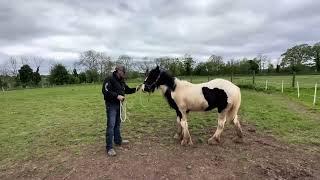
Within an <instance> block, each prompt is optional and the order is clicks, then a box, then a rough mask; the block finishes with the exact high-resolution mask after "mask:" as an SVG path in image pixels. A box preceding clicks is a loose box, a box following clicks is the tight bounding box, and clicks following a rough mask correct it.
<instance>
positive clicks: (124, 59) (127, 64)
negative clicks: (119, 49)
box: [116, 55, 132, 72]
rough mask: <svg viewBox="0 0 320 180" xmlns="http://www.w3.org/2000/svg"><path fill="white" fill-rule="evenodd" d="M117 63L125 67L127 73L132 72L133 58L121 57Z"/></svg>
mask: <svg viewBox="0 0 320 180" xmlns="http://www.w3.org/2000/svg"><path fill="white" fill-rule="evenodd" d="M116 63H118V64H122V65H124V67H125V68H126V71H127V72H130V71H131V70H132V68H131V67H132V57H130V56H128V55H121V56H119V58H118V60H117V62H116Z"/></svg>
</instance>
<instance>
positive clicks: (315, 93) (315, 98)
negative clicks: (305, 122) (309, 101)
mask: <svg viewBox="0 0 320 180" xmlns="http://www.w3.org/2000/svg"><path fill="white" fill-rule="evenodd" d="M317 85H318V84H317V83H316V84H315V85H314V95H313V105H314V106H315V105H316V100H317Z"/></svg>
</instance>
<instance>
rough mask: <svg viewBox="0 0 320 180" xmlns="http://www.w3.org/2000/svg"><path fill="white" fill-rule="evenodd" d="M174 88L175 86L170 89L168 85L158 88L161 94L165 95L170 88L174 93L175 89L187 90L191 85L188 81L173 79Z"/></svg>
mask: <svg viewBox="0 0 320 180" xmlns="http://www.w3.org/2000/svg"><path fill="white" fill-rule="evenodd" d="M174 86H175V88H174V89H171V88H170V87H169V86H168V85H166V84H164V85H161V86H160V89H161V91H162V93H165V92H166V91H167V89H168V88H170V90H171V91H175V90H176V89H180V88H187V87H190V86H193V84H192V83H190V82H188V81H184V80H180V79H178V78H176V77H174Z"/></svg>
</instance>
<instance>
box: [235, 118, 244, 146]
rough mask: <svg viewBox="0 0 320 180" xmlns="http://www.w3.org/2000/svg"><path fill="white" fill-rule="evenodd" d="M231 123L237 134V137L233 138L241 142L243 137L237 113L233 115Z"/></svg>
mask: <svg viewBox="0 0 320 180" xmlns="http://www.w3.org/2000/svg"><path fill="white" fill-rule="evenodd" d="M233 124H234V127H235V129H236V131H237V136H238V138H237V139H235V142H243V139H242V138H243V133H242V128H241V125H240V122H239V119H238V115H235V116H234V119H233Z"/></svg>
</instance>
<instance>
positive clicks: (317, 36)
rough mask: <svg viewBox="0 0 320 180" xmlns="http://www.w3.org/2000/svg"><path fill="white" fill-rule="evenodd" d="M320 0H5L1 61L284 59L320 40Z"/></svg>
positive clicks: (1, 0)
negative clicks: (94, 54)
mask: <svg viewBox="0 0 320 180" xmlns="http://www.w3.org/2000/svg"><path fill="white" fill-rule="evenodd" d="M319 7H320V1H319V0H268V1H258V0H252V1H249V0H241V1H234V0H219V1H217V0H216V1H214V0H212V1H210V0H196V1H195V0H190V1H187V0H181V1H177V0H157V1H155V0H150V1H146V0H141V1H139V0H128V1H121V0H117V1H111V0H110V1H102V0H90V1H83V0H78V1H77V0H68V1H62V0H61V1H58V0H38V1H36V0H28V1H26V0H21V1H18V0H0V64H1V63H2V62H3V61H4V60H6V58H7V57H8V56H19V55H37V56H43V57H50V58H55V59H60V60H61V61H65V62H66V63H67V61H68V60H72V59H77V58H78V56H79V53H80V52H82V51H85V50H89V49H94V50H97V51H103V52H106V53H107V54H109V55H111V56H114V57H116V56H118V55H120V54H128V55H130V56H135V57H143V56H149V57H157V56H182V55H184V54H185V53H188V54H191V55H192V56H194V57H196V58H198V59H206V58H208V57H209V56H210V55H211V54H215V55H221V56H223V57H224V58H225V59H227V60H228V59H230V58H241V57H245V56H246V57H254V56H256V55H257V54H259V53H263V54H264V55H267V56H269V57H270V58H272V59H277V58H279V56H280V54H281V53H283V52H284V51H285V50H286V49H287V48H288V47H291V46H294V45H296V44H299V43H309V44H314V43H315V42H319V41H320V10H319Z"/></svg>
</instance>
